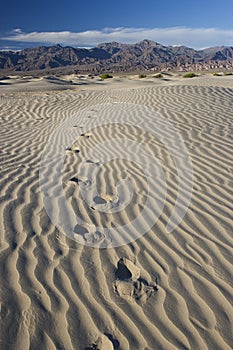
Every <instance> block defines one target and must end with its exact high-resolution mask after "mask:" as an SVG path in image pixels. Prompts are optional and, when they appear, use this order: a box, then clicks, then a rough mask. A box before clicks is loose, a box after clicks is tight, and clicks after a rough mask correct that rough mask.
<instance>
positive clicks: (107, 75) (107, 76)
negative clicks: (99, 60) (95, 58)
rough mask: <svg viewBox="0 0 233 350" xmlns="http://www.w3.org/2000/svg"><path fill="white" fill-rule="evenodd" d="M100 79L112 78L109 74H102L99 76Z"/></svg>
mask: <svg viewBox="0 0 233 350" xmlns="http://www.w3.org/2000/svg"><path fill="white" fill-rule="evenodd" d="M100 78H101V79H109V78H112V75H110V74H107V73H104V74H102V75H101V76H100Z"/></svg>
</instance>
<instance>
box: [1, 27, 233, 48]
mask: <svg viewBox="0 0 233 350" xmlns="http://www.w3.org/2000/svg"><path fill="white" fill-rule="evenodd" d="M143 39H150V40H155V41H157V42H160V43H162V44H164V45H177V44H180V45H186V46H189V47H193V48H197V49H198V48H203V47H210V46H219V45H227V46H231V45H233V30H223V29H218V28H188V27H170V28H151V29H149V28H123V27H119V28H104V29H102V30H88V31H84V32H70V31H62V32H30V33H23V32H22V31H21V29H19V28H17V29H14V30H13V31H12V34H11V35H8V36H6V37H2V38H1V40H10V41H16V42H27V43H38V44H39V43H40V44H41V43H44V44H58V43H59V44H62V45H73V46H81V47H84V46H85V47H90V46H95V45H97V44H99V43H103V42H111V41H117V42H122V43H136V42H138V41H140V40H143Z"/></svg>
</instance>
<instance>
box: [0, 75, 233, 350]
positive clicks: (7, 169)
mask: <svg viewBox="0 0 233 350" xmlns="http://www.w3.org/2000/svg"><path fill="white" fill-rule="evenodd" d="M232 105H233V78H232V77H210V76H202V77H198V78H194V79H183V78H182V77H181V76H179V75H178V74H177V75H176V76H174V75H173V76H167V77H166V79H164V80H162V79H155V78H153V77H147V78H145V79H138V77H133V76H128V77H115V78H113V79H112V80H111V79H109V80H108V81H100V79H99V78H90V77H75V76H68V77H61V78H55V77H44V78H32V77H26V78H14V77H10V78H9V79H3V80H1V81H0V106H1V109H0V122H1V125H0V134H1V137H0V159H1V163H0V170H1V173H0V174H1V176H0V190H1V200H0V349H1V350H8V349H9V350H27V349H28V350H29V349H30V350H38V349H43V350H72V349H74V350H88V349H89V350H91V349H92V350H97V349H99V350H112V349H113V350H116V349H118V350H160V349H161V350H188V349H189V350H232V349H233V276H232V271H233V266H232V263H233V220H232V213H233V210H232V209H233V204H232V198H233V164H232V161H233V112H232ZM124 106H125V109H124ZM129 106H131V107H132V108H131V111H133V113H131V112H129V113H125V111H127V108H129ZM143 108H144V109H143ZM147 108H148V109H150V110H152V111H154V112H155V113H159V115H160V116H162V117H161V118H162V119H160V118H159V117H158V118H157V119H156V120H155V121H154V123H152V124H151V120H149V117H148V113H147V112H146V111H147ZM82 111H85V113H84V114H83V113H82ZM130 113H131V114H132V118H131V116H130ZM72 118H76V119H75V123H74V122H73V121H72V123H71V124H70V126H69V127H63V126H62V128H61V127H60V126H61V125H63V124H62V123H64V122H65V123H68V124H69V121H71V120H73V119H72ZM130 118H131V119H130ZM66 125H67V124H66ZM171 126H172V127H171ZM59 128H60V129H59ZM56 130H58V131H57V134H56V135H57V138H56V139H55V142H54V141H53V142H52V141H51V138H50V137H51V135H52V133H53V132H54V131H55V132H56ZM75 135H76V136H75ZM77 135H78V136H77ZM174 135H179V137H180V139H181V140H182V141H183V147H185V150H186V151H187V152H188V156H187V154H185V153H183V152H181V148H179V142H178V143H177V136H175V137H174ZM121 139H122V141H120V140H121ZM71 140H72V141H71ZM126 141H127V142H128V143H127V142H126ZM108 145H110V146H108ZM169 145H170V148H169ZM111 147H112V148H111ZM45 150H46V152H47V154H48V156H49V158H48V159H49V160H50V161H49V162H46V161H45V158H43V157H44V155H45ZM114 150H115V151H116V154H117V156H116V157H115V158H114V152H113V151H114ZM130 152H131V153H130ZM146 152H149V154H150V157H149V158H148V157H146V156H145V154H146ZM108 153H109V154H110V155H111V159H109V158H108V155H107V154H108ZM58 154H62V157H63V158H62V159H63V161H62V172H61V166H59V162H58V158H57V155H58ZM119 154H120V155H121V156H122V158H121V157H120V156H119ZM127 154H130V156H129V157H128V156H127ZM101 157H102V158H101ZM103 159H104V160H105V162H104V161H103ZM174 159H176V161H175V160H174ZM188 161H191V164H192V167H191V168H190V167H188V166H187V164H188V163H187V162H188ZM81 165H82V168H80V167H81ZM156 169H157V170H156ZM159 169H160V170H161V169H162V170H161V171H160V170H159ZM179 170H180V172H179ZM41 172H42V173H43V174H44V175H46V176H45V177H43V179H42V181H40V174H41ZM60 173H62V174H61V176H60ZM93 174H95V175H96V178H95V180H93V181H92V180H90V178H92V177H91V176H92V175H93ZM59 176H60V177H59ZM59 178H61V183H62V189H63V200H64V198H65V201H66V202H67V203H68V204H67V205H68V206H67V207H66V208H69V210H64V207H63V206H62V204H61V203H62V198H61V196H60V194H59V191H58V189H59V187H58V185H57V183H58V180H59ZM122 179H123V180H125V182H124V183H123V182H120V181H121V180H122ZM126 180H129V181H130V183H131V185H130V186H131V187H130V186H128V183H126ZM54 183H55V184H54ZM164 183H166V188H165V187H164V185H163V184H164ZM119 184H121V186H120V185H119ZM94 185H95V186H94ZM149 185H150V186H151V187H150V190H148V186H149ZM94 187H95V188H94ZM179 188H182V191H180V192H179ZM95 189H96V191H95ZM148 196H150V197H151V202H150V204H151V207H150V209H149V210H148V212H147V213H146V216H144V217H143V216H140V215H141V213H142V212H143V208H144V206H145V205H146V203H147V197H148ZM189 197H190V200H189V201H188V202H187V199H189ZM177 198H179V203H178V207H179V211H178V214H179V215H178V214H177V216H176V215H175V216H174V217H173V219H172V222H173V224H176V223H177V225H174V229H173V230H172V231H169V230H168V229H167V223H168V221H169V218H171V215H172V213H173V209H174V207H175V205H176V202H177ZM44 200H48V202H49V203H51V206H52V217H51V215H49V213H48V211H47V210H46V209H47V208H46V205H45V202H44ZM161 202H164V203H163V204H164V206H162V210H161V211H160V209H161V205H160V204H161ZM119 206H120V207H121V210H120V211H117V208H118V207H119ZM72 212H74V213H75V215H77V216H78V217H79V218H81V219H82V220H83V224H82V223H80V221H78V220H77V222H73V220H74V216H72ZM180 213H183V215H181V214H180ZM137 218H139V220H138V221H137V224H136V225H135V226H134V227H133V228H132V227H130V226H127V227H129V229H127V232H126V235H125V236H124V233H123V234H122V235H121V234H119V237H118V238H117V242H118V243H119V244H115V245H114V244H113V242H114V239H115V237H114V232H115V233H116V234H117V232H118V233H119V232H120V233H121V231H120V227H123V226H126V225H128V224H130V223H131V222H132V221H133V220H135V219H137ZM56 220H57V222H58V223H60V226H59V225H55V223H56ZM67 222H68V223H72V225H73V226H72V227H73V228H74V229H73V233H72V234H70V231H69V229H70V227H69V225H67V226H65V224H66V223H67ZM148 223H149V224H150V227H148ZM61 227H67V232H63V230H62V229H61ZM103 227H104V228H105V230H102V229H101V228H103ZM97 228H98V229H97ZM64 231H66V230H64ZM68 231H69V232H68ZM144 231H145V232H144ZM131 238H132V239H131ZM134 238H135V239H134ZM99 247H101V248H99Z"/></svg>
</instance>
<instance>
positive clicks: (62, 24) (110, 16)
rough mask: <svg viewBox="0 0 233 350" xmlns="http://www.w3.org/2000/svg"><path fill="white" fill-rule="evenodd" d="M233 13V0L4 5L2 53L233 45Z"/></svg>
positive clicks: (22, 2)
mask: <svg viewBox="0 0 233 350" xmlns="http://www.w3.org/2000/svg"><path fill="white" fill-rule="evenodd" d="M232 13H233V1H232V0H222V1H219V0H218V1H216V0H212V1H210V0H206V1H205V0H202V1H201V0H196V1H193V0H192V1H191V0H185V1H184V0H181V1H178V0H176V1H175V0H174V1H171V0H163V1H156V0H154V1H152V0H144V1H139V0H134V1H133V0H128V1H127V0H118V1H117V2H115V1H114V2H113V1H110V0H108V1H107V0H102V1H93V0H91V1H90V0H89V1H85V0H82V1H77V0H72V1H70V0H67V1H64V0H61V1H58V0H56V1H55V0H47V1H46V0H40V1H35V2H32V1H29V0H20V1H19V0H13V1H4V3H2V5H1V20H0V49H20V48H25V47H30V46H35V45H41V44H45V45H53V44H57V43H60V44H62V45H72V46H78V47H91V46H95V45H97V44H98V43H101V42H109V41H118V42H125V43H135V42H137V41H140V40H143V39H151V40H155V41H158V42H160V43H162V44H165V45H182V44H184V45H186V46H190V47H194V48H203V47H208V46H217V45H229V46H233V20H232V17H233V16H232Z"/></svg>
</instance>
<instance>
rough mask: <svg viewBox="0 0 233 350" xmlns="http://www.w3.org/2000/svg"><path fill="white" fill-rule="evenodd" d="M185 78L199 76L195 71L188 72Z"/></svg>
mask: <svg viewBox="0 0 233 350" xmlns="http://www.w3.org/2000/svg"><path fill="white" fill-rule="evenodd" d="M183 77H184V78H194V77H197V74H195V73H191V72H190V73H186V74H184V75H183Z"/></svg>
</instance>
